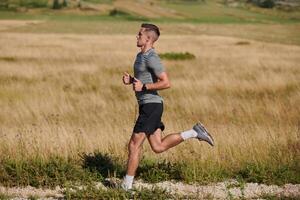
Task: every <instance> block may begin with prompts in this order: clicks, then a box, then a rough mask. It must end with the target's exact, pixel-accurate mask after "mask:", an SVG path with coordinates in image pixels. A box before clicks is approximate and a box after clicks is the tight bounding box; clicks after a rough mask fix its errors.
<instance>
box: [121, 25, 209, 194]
mask: <svg viewBox="0 0 300 200" xmlns="http://www.w3.org/2000/svg"><path fill="white" fill-rule="evenodd" d="M159 35H160V31H159V28H158V27H157V26H155V25H153V24H142V25H141V28H140V30H139V32H138V35H137V36H136V38H137V47H139V48H140V49H141V51H140V52H139V53H138V54H137V56H136V59H135V62H134V77H132V76H131V75H129V74H128V73H127V72H125V73H124V75H123V83H124V84H125V85H130V84H132V87H133V90H134V91H135V95H136V98H137V101H138V104H139V116H138V118H137V120H136V124H135V126H134V129H133V133H132V135H131V138H130V141H129V144H128V150H129V155H128V162H127V174H126V176H125V177H124V180H123V182H122V184H121V187H122V188H123V189H124V190H130V189H132V183H133V179H134V175H135V172H136V169H137V167H138V164H139V157H140V152H141V149H142V145H143V142H144V141H145V139H146V138H147V139H148V141H149V143H150V146H151V148H152V150H153V151H154V152H155V153H162V152H164V151H166V150H168V149H169V148H171V147H174V146H176V145H178V144H180V143H181V142H183V141H185V140H187V139H189V138H196V139H198V140H202V141H206V142H208V143H209V144H210V145H212V146H213V145H214V141H213V138H212V136H211V135H210V134H209V133H208V132H207V130H206V129H205V128H204V126H203V125H202V124H201V123H197V124H196V125H195V126H194V127H193V128H192V129H190V130H188V131H184V132H181V133H173V134H169V135H167V136H166V137H164V138H162V135H161V134H162V131H163V130H164V128H165V127H164V124H163V123H162V122H161V116H162V113H163V99H162V97H161V96H159V95H158V93H157V90H163V89H167V88H170V81H169V79H168V75H167V73H166V71H165V69H164V67H163V65H162V64H161V62H160V58H159V56H158V55H157V54H156V53H155V51H154V48H153V44H154V43H155V42H156V41H157V39H158V37H159Z"/></svg>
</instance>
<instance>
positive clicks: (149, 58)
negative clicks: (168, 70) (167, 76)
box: [134, 49, 165, 105]
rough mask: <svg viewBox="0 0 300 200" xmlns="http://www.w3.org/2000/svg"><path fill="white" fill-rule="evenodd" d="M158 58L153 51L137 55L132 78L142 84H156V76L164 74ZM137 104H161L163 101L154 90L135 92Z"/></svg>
mask: <svg viewBox="0 0 300 200" xmlns="http://www.w3.org/2000/svg"><path fill="white" fill-rule="evenodd" d="M164 71H165V69H164V66H163V65H162V64H161V61H160V58H159V56H158V55H157V54H156V52H155V51H154V49H150V50H148V51H147V52H145V53H142V52H140V53H138V54H137V56H136V59H135V62H134V77H135V78H137V79H139V80H140V81H141V82H142V83H143V84H147V83H156V82H157V81H158V76H159V75H160V74H161V73H162V72H164ZM135 95H136V98H137V101H138V104H139V105H141V104H146V103H162V102H163V99H162V97H161V96H159V94H158V92H157V91H156V90H147V91H141V92H135Z"/></svg>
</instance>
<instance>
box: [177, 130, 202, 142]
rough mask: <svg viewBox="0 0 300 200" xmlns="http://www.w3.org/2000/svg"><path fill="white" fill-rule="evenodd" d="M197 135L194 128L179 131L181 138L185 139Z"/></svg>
mask: <svg viewBox="0 0 300 200" xmlns="http://www.w3.org/2000/svg"><path fill="white" fill-rule="evenodd" d="M197 135H198V134H197V132H196V131H195V130H194V129H191V130H188V131H184V132H181V134H180V136H181V137H182V139H183V140H187V139H190V138H195V137H197Z"/></svg>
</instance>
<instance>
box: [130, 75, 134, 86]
mask: <svg viewBox="0 0 300 200" xmlns="http://www.w3.org/2000/svg"><path fill="white" fill-rule="evenodd" d="M133 82H134V78H133V77H132V76H130V80H129V83H130V84H132V83H133Z"/></svg>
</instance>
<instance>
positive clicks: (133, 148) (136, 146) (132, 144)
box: [128, 140, 141, 153]
mask: <svg viewBox="0 0 300 200" xmlns="http://www.w3.org/2000/svg"><path fill="white" fill-rule="evenodd" d="M140 149H141V145H140V144H138V143H137V142H134V141H132V140H130V142H129V144H128V151H129V152H130V153H136V152H139V151H140Z"/></svg>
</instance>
